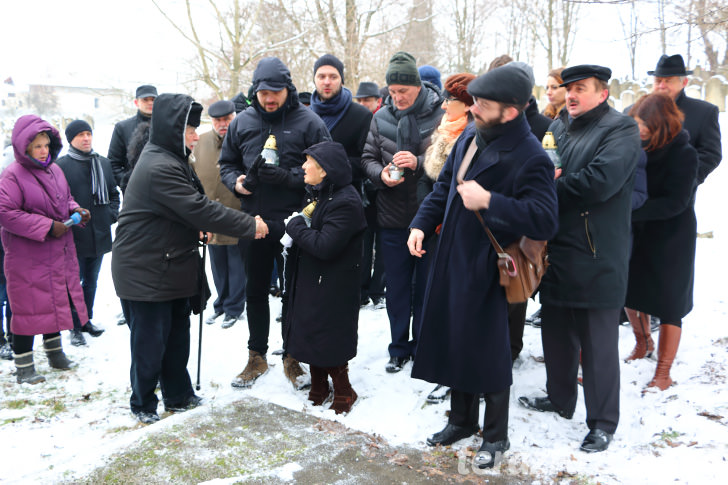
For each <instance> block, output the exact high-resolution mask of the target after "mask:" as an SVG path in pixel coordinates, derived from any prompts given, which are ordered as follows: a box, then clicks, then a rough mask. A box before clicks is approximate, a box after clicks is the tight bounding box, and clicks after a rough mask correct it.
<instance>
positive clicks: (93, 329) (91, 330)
mask: <svg viewBox="0 0 728 485" xmlns="http://www.w3.org/2000/svg"><path fill="white" fill-rule="evenodd" d="M81 331H82V332H86V333H88V334H90V335H91V336H92V337H98V336H99V335H101V334H102V333H104V329H103V328H99V327H97V326H96V325H94V324H93V323H91V322H86V325H84V326H83V327H81Z"/></svg>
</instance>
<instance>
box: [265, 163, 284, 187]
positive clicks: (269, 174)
mask: <svg viewBox="0 0 728 485" xmlns="http://www.w3.org/2000/svg"><path fill="white" fill-rule="evenodd" d="M258 178H259V179H260V181H261V182H264V183H266V184H271V185H290V179H291V178H292V175H291V172H290V171H289V170H286V169H285V168H281V167H278V166H276V165H273V164H271V163H266V164H264V165H263V166H262V167H260V169H259V170H258Z"/></svg>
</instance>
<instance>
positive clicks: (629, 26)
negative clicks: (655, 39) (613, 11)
mask: <svg viewBox="0 0 728 485" xmlns="http://www.w3.org/2000/svg"><path fill="white" fill-rule="evenodd" d="M629 4H630V5H629V13H628V15H627V17H628V18H627V19H625V18H624V16H623V15H622V13H621V11H620V13H619V22H620V23H621V24H622V33H623V34H624V40H625V42H626V43H627V52H629V65H630V68H631V72H632V79H635V62H636V60H637V44H638V42H639V39H640V25H639V18H638V17H639V16H638V12H637V8H636V6H635V0H630V2H629Z"/></svg>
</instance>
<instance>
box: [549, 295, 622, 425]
mask: <svg viewBox="0 0 728 485" xmlns="http://www.w3.org/2000/svg"><path fill="white" fill-rule="evenodd" d="M620 310H621V309H620V308H614V309H606V310H603V309H599V310H597V309H585V308H563V307H556V306H553V305H548V304H543V305H541V340H542V343H543V356H544V360H545V364H546V391H547V393H548V396H549V399H551V402H552V403H554V405H555V406H556V407H558V408H560V409H563V410H565V411H573V410H574V408H575V407H576V398H577V392H578V385H577V380H576V379H577V373H578V371H579V351H580V350H581V368H582V372H583V387H584V401H585V404H586V424H587V426H588V427H589V429H601V430H602V431H606V432H607V433H614V432H615V431H616V429H617V424H618V423H619V348H618V343H619V312H620Z"/></svg>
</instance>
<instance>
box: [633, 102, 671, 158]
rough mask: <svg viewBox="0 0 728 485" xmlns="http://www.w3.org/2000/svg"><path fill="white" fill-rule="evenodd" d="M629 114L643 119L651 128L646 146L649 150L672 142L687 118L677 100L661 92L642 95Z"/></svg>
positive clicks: (648, 127)
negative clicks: (676, 102)
mask: <svg viewBox="0 0 728 485" xmlns="http://www.w3.org/2000/svg"><path fill="white" fill-rule="evenodd" d="M629 115H630V116H631V117H632V118H639V119H641V120H642V123H644V125H645V126H647V129H649V130H650V138H649V140H647V147H645V150H646V151H648V152H650V151H653V150H657V149H658V148H662V147H664V146H665V145H667V144H668V143H670V142H671V141H672V140H673V139H674V138H675V137H676V136H677V135H678V133H680V131H681V130H682V122H683V119H684V118H685V115H683V113H682V111H680V109H679V108H678V107H677V105H676V104H675V101H673V100H672V98H670V97H668V96H666V95H664V94H661V93H651V94H648V95H646V96H642V97H641V98H640V99H638V100H637V102H636V103H635V104H634V106H632V109H630V110H629Z"/></svg>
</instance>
